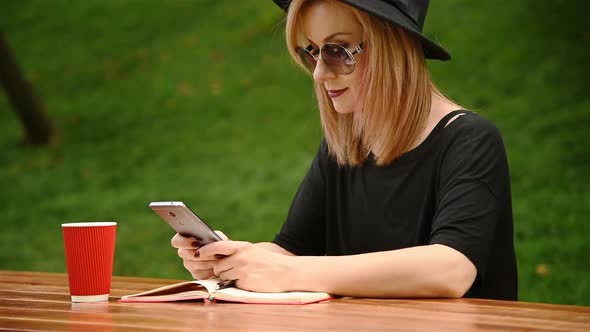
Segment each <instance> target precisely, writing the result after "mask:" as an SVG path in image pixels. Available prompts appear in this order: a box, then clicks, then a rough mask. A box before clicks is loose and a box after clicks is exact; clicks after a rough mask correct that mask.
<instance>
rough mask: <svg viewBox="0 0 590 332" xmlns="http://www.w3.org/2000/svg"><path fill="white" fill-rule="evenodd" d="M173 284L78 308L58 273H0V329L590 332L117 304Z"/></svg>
mask: <svg viewBox="0 0 590 332" xmlns="http://www.w3.org/2000/svg"><path fill="white" fill-rule="evenodd" d="M177 281H178V280H171V279H153V278H134V277H114V278H113V290H112V292H111V299H110V301H109V302H103V303H82V304H80V303H71V302H70V301H69V292H68V287H67V276H65V275H64V274H55V273H39V272H19V271H0V330H1V329H8V330H15V329H17V330H18V329H22V330H31V331H41V330H85V331H94V330H96V331H98V330H100V331H104V330H107V331H108V330H111V331H148V330H164V329H166V330H173V331H182V330H194V329H199V330H205V331H207V330H215V331H217V332H222V331H236V330H257V331H279V330H281V331H283V330H287V331H310V330H314V331H359V330H362V331H390V330H404V331H434V330H452V331H589V330H590V307H582V306H564V305H551V304H541V303H526V302H513V301H490V300H477V299H456V300H441V299H416V300H382V299H352V298H342V299H336V300H333V301H330V302H325V303H318V304H311V305H304V306H288V305H249V304H232V303H215V304H205V303H202V302H178V303H120V302H118V301H117V299H118V298H119V296H121V295H124V294H129V293H133V292H136V291H140V290H146V289H150V288H154V287H158V286H161V285H165V284H169V283H173V282H177Z"/></svg>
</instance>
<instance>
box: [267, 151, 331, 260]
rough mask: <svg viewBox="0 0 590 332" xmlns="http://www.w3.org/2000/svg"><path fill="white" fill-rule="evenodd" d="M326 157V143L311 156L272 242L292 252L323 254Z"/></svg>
mask: <svg viewBox="0 0 590 332" xmlns="http://www.w3.org/2000/svg"><path fill="white" fill-rule="evenodd" d="M326 159H327V147H326V145H325V142H322V144H320V148H319V149H318V152H317V154H316V156H315V158H314V159H313V161H312V163H311V166H310V168H309V170H308V171H307V174H306V175H305V178H304V179H303V182H302V183H301V185H300V186H299V189H298V190H297V193H296V194H295V197H294V198H293V201H292V202H291V207H290V209H289V213H288V215H287V220H286V221H285V223H284V224H283V227H282V228H281V231H280V232H279V234H277V235H276V236H275V239H274V240H273V243H275V244H277V245H279V246H281V247H282V248H284V249H286V250H288V251H289V252H291V253H293V254H295V255H310V256H311V255H324V254H325V251H326V250H325V238H326V236H325V229H326V227H325V218H324V216H325V214H324V213H325V192H326V190H325V179H324V175H323V173H322V169H323V167H325V164H324V161H325V160H326Z"/></svg>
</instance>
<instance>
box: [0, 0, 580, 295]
mask: <svg viewBox="0 0 590 332" xmlns="http://www.w3.org/2000/svg"><path fill="white" fill-rule="evenodd" d="M574 2H577V3H578V7H576V6H569V5H568V6H566V5H565V4H564V2H559V3H556V4H554V5H550V4H548V3H547V4H544V3H541V2H536V1H533V0H528V1H507V0H503V1H500V2H485V1H484V2H482V1H468V0H444V1H443V0H439V1H433V2H432V3H431V8H430V14H429V20H428V21H427V25H426V30H427V32H428V33H429V35H431V36H434V37H435V38H436V39H437V40H439V41H440V42H441V43H442V44H443V45H445V46H446V47H447V48H448V49H449V50H450V51H451V53H452V54H453V57H454V59H453V61H451V62H448V63H438V62H431V65H430V66H431V69H432V72H433V76H434V78H435V81H436V82H437V84H438V85H439V86H440V88H441V89H442V90H443V91H445V92H446V93H447V94H448V95H449V96H450V97H451V98H453V99H454V100H456V101H457V102H459V103H460V104H462V105H464V106H466V107H467V108H470V109H472V110H475V111H477V112H479V113H480V114H482V115H483V116H484V117H487V118H489V119H491V120H492V121H494V123H496V125H497V126H498V127H499V128H500V130H501V132H502V134H503V137H504V141H505V144H506V147H507V151H508V157H509V162H510V168H511V178H512V193H513V208H514V217H515V218H514V220H515V242H516V249H517V256H518V264H519V281H520V299H521V300H524V301H538V302H551V303H568V304H582V305H590V278H589V277H588V276H589V275H590V261H589V260H588V258H587V255H588V252H590V245H589V241H588V237H589V235H590V231H589V227H588V221H589V220H588V215H590V190H589V189H588V184H589V183H590V181H589V180H590V175H589V173H588V169H590V167H589V166H590V153H589V151H590V148H589V147H588V145H589V144H588V143H590V132H589V131H588V123H590V96H589V93H588V87H587V82H588V81H589V79H590V60H589V58H588V56H587V55H588V53H587V49H589V48H590V34H589V33H588V32H587V29H586V27H585V25H584V24H583V22H584V21H585V20H584V19H583V18H582V15H583V13H584V12H586V10H585V8H582V7H588V5H586V3H585V2H582V1H574ZM499 8H501V9H502V10H501V13H499V12H498V9H499ZM282 20H283V16H282V13H281V12H280V10H278V9H277V8H275V6H274V5H272V3H271V1H270V0H267V1H260V0H247V1H246V0H244V1H211V0H209V1H206V0H197V1H180V0H178V1H150V2H146V1H118V0H109V1H106V0H105V1H96V0H92V1H91V0H88V1H83V2H73V3H72V2H69V1H65V0H61V1H51V2H49V1H47V2H45V1H43V2H41V1H30V0H29V1H5V2H4V3H3V9H2V10H1V11H0V30H2V31H3V32H4V34H5V36H6V38H7V39H8V40H9V42H10V43H11V46H12V48H13V51H14V52H15V54H16V55H17V57H18V60H19V62H20V64H21V66H22V67H23V70H24V71H25V73H26V75H27V77H28V78H29V79H30V80H31V82H32V84H33V86H34V88H35V90H36V92H37V93H38V94H39V95H40V97H41V98H42V99H43V101H44V103H45V106H46V108H47V110H48V112H49V114H50V116H51V118H52V119H53V121H54V123H55V124H56V125H57V127H58V129H59V133H60V134H59V140H58V142H57V143H56V144H54V145H53V146H52V147H49V148H30V147H24V146H22V145H21V144H20V143H19V142H20V139H21V137H22V132H21V126H20V123H19V122H18V120H17V118H16V116H15V114H14V112H12V110H11V108H10V107H9V104H8V101H7V100H6V97H5V96H4V94H0V132H1V133H2V134H1V135H0V149H1V150H2V154H0V188H1V189H0V202H1V203H0V207H1V211H2V214H1V215H0V223H1V224H2V227H3V230H2V233H1V235H0V269H19V270H38V271H57V272H63V271H65V262H64V258H63V246H62V235H61V230H60V224H61V223H63V222H71V221H82V220H96V221H98V220H115V221H118V223H119V227H118V234H117V248H116V257H115V267H114V270H115V271H114V273H115V274H118V275H139V276H155V277H168V278H188V277H189V275H188V273H187V272H185V271H184V269H183V267H182V264H181V263H180V261H179V259H178V258H177V256H176V253H175V251H174V250H173V249H172V248H171V247H170V245H169V240H170V237H171V236H172V235H173V233H172V232H171V231H170V229H169V228H168V226H167V225H165V224H164V223H163V222H162V221H160V220H159V219H158V217H157V216H156V215H155V214H153V213H152V212H151V211H150V210H149V208H148V207H147V205H148V203H149V202H150V201H152V200H182V201H185V202H187V203H189V204H190V205H191V206H193V208H195V209H196V210H197V211H198V213H199V214H200V215H202V216H203V217H204V218H205V219H206V220H208V221H209V222H210V223H211V224H212V225H214V226H215V228H218V229H221V230H223V231H224V232H225V233H226V234H228V235H229V236H230V237H231V238H234V239H243V240H248V241H263V240H270V239H272V237H273V236H274V234H275V233H276V232H277V231H278V229H279V227H280V225H281V223H282V221H283V220H284V218H285V215H286V212H287V209H288V207H289V204H290V200H291V198H292V196H293V194H294V193H295V190H296V189H297V186H298V184H299V182H300V181H301V179H302V177H303V175H304V173H305V171H306V169H307V167H308V166H309V163H310V161H311V158H312V156H313V154H314V152H315V150H316V148H317V144H318V142H319V140H320V137H321V129H320V126H319V117H318V112H317V110H316V106H315V102H314V100H313V92H312V89H311V79H310V78H309V77H308V76H307V75H305V74H304V73H302V72H301V71H299V70H298V69H297V68H296V67H295V66H294V65H293V63H292V62H291V60H290V59H289V57H288V54H287V52H286V50H285V48H284V39H283V28H282V26H283V22H282Z"/></svg>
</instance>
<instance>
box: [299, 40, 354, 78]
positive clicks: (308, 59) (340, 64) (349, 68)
mask: <svg viewBox="0 0 590 332" xmlns="http://www.w3.org/2000/svg"><path fill="white" fill-rule="evenodd" d="M296 51H297V54H298V55H299V59H300V60H301V63H302V64H303V65H304V66H305V68H307V69H308V70H309V71H310V72H312V73H313V72H314V70H315V67H316V65H317V62H318V60H320V59H321V60H322V61H323V62H324V64H325V65H326V67H328V69H329V70H330V71H331V72H333V73H335V74H339V75H348V74H350V73H352V72H353V71H354V66H355V64H356V60H355V58H354V55H355V54H361V53H363V43H360V44H358V45H356V46H355V47H354V51H350V50H348V49H347V48H346V47H344V46H342V45H338V44H333V43H328V44H325V45H324V46H322V48H321V49H320V50H319V51H314V49H313V46H312V45H311V44H310V45H309V46H307V47H306V48H303V47H297V50H296ZM314 53H316V54H317V56H316V55H314Z"/></svg>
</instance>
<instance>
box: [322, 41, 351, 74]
mask: <svg viewBox="0 0 590 332" xmlns="http://www.w3.org/2000/svg"><path fill="white" fill-rule="evenodd" d="M322 60H324V63H325V64H326V66H328V67H329V68H330V69H331V70H332V71H333V72H335V73H338V74H350V73H352V71H353V70H354V63H355V61H354V58H352V57H351V55H350V54H349V52H347V51H346V49H345V48H344V47H342V46H340V45H337V44H326V45H324V46H323V47H322Z"/></svg>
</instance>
